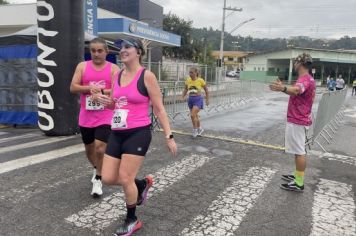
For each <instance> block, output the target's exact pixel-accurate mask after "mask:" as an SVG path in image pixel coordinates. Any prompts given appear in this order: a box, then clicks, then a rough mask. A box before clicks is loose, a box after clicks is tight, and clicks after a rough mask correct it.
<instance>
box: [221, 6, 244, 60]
mask: <svg viewBox="0 0 356 236" xmlns="http://www.w3.org/2000/svg"><path fill="white" fill-rule="evenodd" d="M226 10H228V11H242V8H239V9H238V8H236V7H226V0H224V7H223V18H222V27H221V37H220V54H219V60H220V61H219V67H222V66H223V58H224V55H223V54H224V38H225V19H226Z"/></svg>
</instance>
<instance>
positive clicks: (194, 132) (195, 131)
mask: <svg viewBox="0 0 356 236" xmlns="http://www.w3.org/2000/svg"><path fill="white" fill-rule="evenodd" d="M192 136H193V138H196V137H197V136H198V129H193V134H192Z"/></svg>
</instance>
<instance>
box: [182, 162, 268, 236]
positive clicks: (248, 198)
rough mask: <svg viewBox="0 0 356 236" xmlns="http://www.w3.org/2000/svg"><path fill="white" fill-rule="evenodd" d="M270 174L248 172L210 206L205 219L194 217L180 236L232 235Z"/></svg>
mask: <svg viewBox="0 0 356 236" xmlns="http://www.w3.org/2000/svg"><path fill="white" fill-rule="evenodd" d="M274 174H275V171H274V170H271V169H269V168H265V167H252V168H250V169H249V170H248V171H247V172H246V173H245V175H243V176H240V177H238V178H237V179H236V180H235V181H234V182H233V183H232V185H231V186H229V187H227V188H226V189H225V190H224V192H223V193H221V194H220V195H219V196H218V197H217V199H216V200H214V201H213V202H212V204H211V205H210V206H209V208H208V209H207V210H208V215H206V216H204V215H198V216H197V217H195V219H194V220H193V221H192V222H191V223H190V225H189V227H188V228H185V229H184V230H183V231H182V232H181V233H180V235H204V236H206V235H214V236H219V235H221V236H226V235H234V232H235V231H236V230H237V229H238V227H239V225H240V223H241V221H242V219H243V218H244V216H245V215H246V214H247V212H248V211H249V210H250V209H251V208H252V207H253V205H254V204H255V202H256V199H257V198H258V197H259V196H260V195H261V194H262V192H263V190H264V189H265V187H266V185H267V183H268V182H269V181H270V179H271V178H272V177H273V175H274Z"/></svg>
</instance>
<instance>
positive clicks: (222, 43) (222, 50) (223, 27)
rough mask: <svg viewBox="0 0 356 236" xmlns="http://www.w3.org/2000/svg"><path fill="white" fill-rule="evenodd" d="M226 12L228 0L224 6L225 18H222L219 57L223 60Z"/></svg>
mask: <svg viewBox="0 0 356 236" xmlns="http://www.w3.org/2000/svg"><path fill="white" fill-rule="evenodd" d="M225 13H226V0H224V8H223V18H222V27H221V36H220V54H219V59H220V61H221V66H222V61H223V52H224V34H225Z"/></svg>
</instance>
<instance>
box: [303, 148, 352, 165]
mask: <svg viewBox="0 0 356 236" xmlns="http://www.w3.org/2000/svg"><path fill="white" fill-rule="evenodd" d="M308 153H309V154H311V155H313V156H315V157H317V158H320V159H327V160H329V161H340V162H342V163H344V164H349V165H353V166H356V157H351V156H344V155H339V154H334V153H329V152H319V151H310V152H308Z"/></svg>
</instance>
